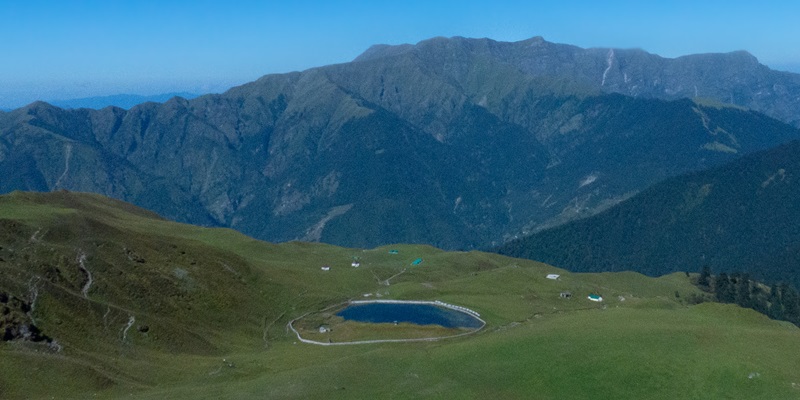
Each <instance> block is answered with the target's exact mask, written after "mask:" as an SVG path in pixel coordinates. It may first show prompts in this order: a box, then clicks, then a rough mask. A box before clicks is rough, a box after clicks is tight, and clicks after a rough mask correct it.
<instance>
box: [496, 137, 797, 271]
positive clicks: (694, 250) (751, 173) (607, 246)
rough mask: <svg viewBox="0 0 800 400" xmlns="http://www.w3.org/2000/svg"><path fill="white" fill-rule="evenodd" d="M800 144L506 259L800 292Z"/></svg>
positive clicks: (680, 184) (590, 221)
mask: <svg viewBox="0 0 800 400" xmlns="http://www.w3.org/2000/svg"><path fill="white" fill-rule="evenodd" d="M798 160H800V143H799V142H792V143H788V144H786V145H783V146H779V147H777V148H774V149H770V150H767V151H763V152H759V153H756V154H752V155H750V156H746V157H743V158H741V159H739V160H736V161H734V162H731V163H729V164H726V165H724V166H722V167H719V168H714V169H711V170H708V171H703V172H698V173H694V174H689V175H685V176H681V177H677V178H673V179H669V180H666V181H664V182H662V183H659V184H657V185H655V186H653V187H652V188H650V189H648V190H646V191H644V192H642V193H640V194H639V195H636V196H634V197H632V198H630V199H628V200H627V201H625V202H623V203H621V204H619V205H617V206H615V207H613V208H611V209H609V210H607V211H605V212H603V213H601V214H598V215H596V216H594V217H591V218H587V219H585V220H581V221H575V222H572V223H569V224H566V225H563V226H560V227H556V228H553V229H551V230H546V231H542V232H539V233H537V234H534V235H531V236H529V237H525V238H522V239H519V240H515V241H512V242H510V243H507V244H506V245H503V246H501V247H499V248H497V251H498V252H499V253H501V254H506V255H510V256H515V257H524V258H531V259H536V260H541V261H543V262H547V263H550V264H553V265H558V266H560V267H563V268H567V269H569V270H571V271H624V270H632V271H638V272H641V273H644V274H648V275H653V276H657V275H661V274H667V273H670V272H674V271H686V270H688V271H700V269H701V268H702V267H703V266H709V267H710V268H711V269H712V270H713V271H717V272H719V271H728V272H730V271H740V272H748V273H749V274H750V275H751V276H754V277H756V278H759V279H763V280H767V281H769V282H780V281H784V282H790V283H792V284H793V285H795V287H798V286H800V269H798V267H797V265H798V262H799V261H800V256H798V255H799V254H800V253H799V252H798V249H799V247H798V246H800V245H799V244H800V228H799V227H800V210H798V208H797V205H796V199H798V198H800V184H798V183H799V182H798V177H800V161H798Z"/></svg>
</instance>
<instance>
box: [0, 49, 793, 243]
mask: <svg viewBox="0 0 800 400" xmlns="http://www.w3.org/2000/svg"><path fill="white" fill-rule="evenodd" d="M628 53H630V54H632V55H638V56H636V57H633V56H631V57H632V58H631V59H630V60H628V59H627V58H624V57H623V55H626V54H628ZM606 54H613V55H614V57H612V58H611V61H610V65H611V69H608V68H609V67H608V65H607V64H606V61H607V60H608V58H606V57H605V55H606ZM626 57H627V56H626ZM623 59H624V60H628V61H626V62H625V63H624V65H626V67H625V68H622V67H621V66H622V65H623V64H622V63H621V62H622V61H621V60H623ZM636 60H640V61H641V62H640V63H639V64H637V63H636V62H634V61H636ZM654 60H655V61H654ZM659 60H660V61H659ZM614 63H617V64H614ZM659 63H660V64H659ZM640 64H641V65H640ZM651 64H652V65H655V66H652V65H651ZM662 64H663V65H662ZM751 64H752V65H751ZM615 65H617V66H620V68H622V69H619V70H618V71H617V70H614V66H615ZM633 65H640V66H639V67H636V68H638V69H636V70H637V71H638V70H641V76H642V78H641V79H645V78H644V76H646V75H648V74H651V73H653V72H652V71H655V70H658V71H662V73H666V72H664V71H671V70H672V69H670V68H673V69H674V68H678V69H677V70H675V71H678V72H680V71H684V70H686V71H695V72H692V73H691V74H690V73H688V72H686V73H683V72H681V73H678V72H674V73H672V74H673V75H675V76H681V77H686V76H695V75H697V76H701V75H702V76H703V77H704V78H705V79H706V81H704V82H707V83H708V85H710V86H708V87H712V86H713V87H717V86H719V85H723V82H728V83H727V84H728V85H734V86H735V85H740V86H741V85H744V86H746V87H750V86H747V85H749V82H740V81H741V80H737V79H732V78H731V77H730V76H726V75H724V74H722V75H720V76H721V77H720V78H719V79H716V80H714V79H712V78H711V76H712V75H707V74H706V72H708V71H710V70H709V69H708V68H712V67H709V65H713V66H714V67H713V68H714V69H715V70H719V71H723V69H722V67H721V66H725V68H727V69H725V70H728V69H730V70H731V71H738V70H739V69H741V68H744V67H743V66H748V65H749V66H751V67H752V68H755V70H758V71H762V72H763V73H764V74H766V75H765V76H769V77H772V78H775V77H784V78H786V79H787V80H786V82H784V83H783V85H784V86H785V87H787V88H792V87H794V86H791V82H793V81H792V79H794V77H795V75H791V74H789V75H786V76H784V75H780V74H779V73H776V74H778V75H774V74H773V72H772V71H769V70H768V69H766V70H765V69H764V68H766V67H763V66H760V65H758V64H757V63H755V64H754V61H753V60H752V59H751V57H750V58H748V57H744V56H742V55H741V54H738V53H736V54H727V55H704V56H702V57H688V58H679V59H674V60H669V59H661V58H660V57H657V56H652V55H647V53H644V52H640V51H616V50H615V51H611V52H609V51H606V50H598V49H588V50H583V49H579V48H576V47H573V46H566V45H557V44H552V43H548V42H544V41H542V40H540V39H537V38H534V39H531V40H528V41H522V42H516V43H502V42H494V41H491V40H486V39H479V40H478V39H476V40H473V39H463V38H452V39H442V38H436V39H431V40H428V41H424V42H421V43H419V44H417V45H415V46H410V45H408V46H396V47H392V46H390V47H386V46H378V47H374V48H372V49H370V50H368V51H367V52H365V54H364V55H362V56H360V57H359V58H357V59H356V60H355V61H354V62H351V63H346V64H339V65H331V66H327V67H321V68H315V69H310V70H307V71H304V72H298V73H289V74H281V75H268V76H265V77H263V78H261V79H259V80H257V81H255V82H252V83H249V84H246V85H243V86H240V87H237V88H233V89H231V90H229V91H228V92H226V93H224V94H221V95H206V96H201V97H199V98H196V99H193V100H188V101H187V100H185V99H180V98H173V99H171V100H169V101H167V102H166V103H164V104H155V103H145V104H141V105H138V106H136V107H133V108H131V109H130V110H127V111H126V110H123V109H119V108H106V109H103V110H87V109H79V110H61V109H58V108H55V107H52V106H50V105H47V104H44V103H34V104H32V105H29V106H27V107H24V108H21V109H18V110H14V111H12V112H9V113H2V114H0V172H2V173H3V176H4V179H3V180H2V181H1V182H0V191H3V192H8V191H11V190H16V189H23V190H36V191H51V190H58V189H62V188H65V189H70V190H78V191H89V192H96V193H102V194H105V195H109V196H112V197H115V198H119V199H123V200H126V201H130V202H133V203H135V204H137V205H139V206H142V207H145V208H148V209H151V210H154V211H156V212H158V213H159V214H161V215H164V216H165V217H168V218H173V219H176V220H179V221H183V222H192V223H196V224H203V225H211V226H226V227H231V228H234V229H237V230H240V231H242V232H244V233H247V234H250V235H253V236H255V237H258V238H262V239H268V240H273V241H285V240H291V239H303V240H311V241H316V240H320V241H324V242H328V243H336V244H341V245H347V246H361V247H370V246H374V245H377V244H381V243H391V242H410V243H430V244H433V245H436V246H438V247H442V248H451V249H452V248H474V247H479V246H485V245H487V244H490V243H495V244H497V243H501V242H503V241H505V240H507V239H510V238H513V237H514V236H515V235H518V234H524V233H527V232H531V231H536V230H538V229H541V228H543V227H547V226H553V225H557V224H559V223H563V222H564V221H568V220H571V219H575V218H578V217H582V216H588V215H592V214H593V213H596V212H597V211H598V210H602V209H604V208H607V207H608V206H610V205H613V204H615V203H616V202H618V201H620V200H621V199H624V198H626V197H629V196H630V195H632V194H633V193H636V192H638V191H640V190H642V189H643V188H645V187H647V186H649V185H651V184H653V183H655V182H658V181H660V180H662V179H664V178H667V177H670V176H675V175H678V174H681V173H685V172H688V171H695V170H700V169H704V168H708V167H711V166H714V165H718V164H720V163H723V162H725V161H729V160H731V159H733V158H735V157H738V156H740V155H742V154H746V153H749V152H752V151H755V150H760V149H764V148H768V147H772V146H774V145H777V144H780V143H784V142H786V141H788V140H791V139H793V138H798V137H800V133H798V131H797V130H796V129H794V128H791V127H789V126H787V125H785V124H782V123H780V122H778V121H776V120H772V119H769V118H767V117H765V116H763V115H761V114H757V113H754V112H749V111H744V110H739V109H736V108H733V107H727V106H725V107H723V106H720V105H716V104H714V103H710V102H709V101H708V100H702V101H699V100H698V101H696V102H693V101H690V100H685V99H684V100H680V99H679V100H675V101H664V100H660V99H653V98H633V97H626V96H622V95H620V94H610V95H609V94H603V92H602V91H603V90H607V89H608V87H610V85H611V82H617V80H618V79H617V78H616V75H615V74H616V73H617V72H619V74H622V75H621V76H622V81H621V82H623V83H624V82H625V81H626V79H627V80H628V81H629V82H628V83H630V82H634V81H636V79H640V78H635V79H634V78H632V76H634V75H631V74H633V69H630V68H633ZM669 65H679V66H680V68H679V67H668V66H669ZM645 66H648V67H647V68H645ZM704 68H705V69H704ZM629 69H630V70H629ZM613 71H617V72H613ZM697 71H700V72H697ZM702 71H706V72H702ZM612 72H613V73H612ZM731 73H733V72H731ZM626 74H627V75H626ZM626 76H627V77H628V78H626ZM736 76H738V75H736ZM772 78H770V79H772ZM653 79H656V78H653ZM657 79H658V81H659V82H662V83H663V82H666V81H665V80H661V79H662V78H657ZM664 79H666V78H664ZM676 79H677V78H676ZM687 79H688V78H687ZM765 79H766V78H765ZM775 79H777V78H775ZM598 82H599V84H598ZM637 82H638V81H637ZM648 82H650V81H642V82H641V85H639V86H637V87H639V88H645V87H646V88H650V87H651V86H653V84H650V83H648ZM681 82H683V81H681ZM711 82H716V83H714V84H713V85H712V84H711ZM737 82H739V83H737ZM782 82H783V81H782ZM664 84H665V85H666V83H664ZM698 84H699V83H698ZM670 85H672V84H670ZM680 85H684V86H685V85H686V83H681V84H680ZM714 85H717V86H714ZM656 86H657V85H656ZM734 86H731V87H734ZM614 87H616V88H619V90H612V91H620V92H623V93H626V94H634V95H638V96H640V97H658V96H656V94H657V93H656V92H653V91H652V90H650V91H644V89H642V91H641V92H635V93H634V92H631V90H633V89H630V90H628V91H627V92H625V90H622V89H621V88H622V86H619V85H617V86H614ZM632 87H633V86H631V88H632ZM658 87H661V86H658ZM699 87H700V88H705V87H706V86H703V85H702V84H700V86H699ZM720 87H722V86H720ZM736 87H739V86H736ZM663 88H667V89H669V90H668V91H669V92H670V93H672V92H675V93H673V94H672V95H670V96H666V97H668V98H678V97H681V96H680V95H679V93H683V92H680V91H676V90H677V89H675V90H673V89H670V88H673V86H669V85H667V86H664V87H663ZM663 88H662V89H663ZM729 89H730V88H729ZM654 90H655V89H654ZM664 90H666V89H664ZM664 90H662V92H664V93H667V92H666V91H664ZM698 90H700V89H698ZM704 90H705V89H704ZM709 90H710V89H709ZM720 90H721V89H720ZM726 90H728V89H726ZM730 90H734V89H730ZM735 90H740V89H735ZM742 90H743V89H742ZM748 90H749V89H748ZM753 90H756V89H753ZM787 90H789V89H787ZM792 90H794V89H792ZM711 92H713V91H710V92H709V93H711ZM790 92H791V91H790ZM676 93H678V94H676ZM703 93H705V91H704V92H703ZM714 93H716V92H714ZM720 93H722V92H719V93H717V94H719V97H720V98H719V101H728V100H730V99H733V100H736V99H737V97H736V96H734V97H732V98H730V96H727V95H726V96H727V97H726V96H723V95H722V94H724V93H722V94H720ZM698 95H699V92H698ZM661 97H664V96H661ZM790 97H791V96H790ZM773 98H774V99H779V98H780V99H782V98H783V97H780V96H778V97H774V96H773V97H770V99H773ZM775 101H776V102H778V100H775ZM747 105H749V106H753V107H755V105H756V103H752V104H750V103H747ZM790 108H791V107H790ZM772 114H773V115H775V116H780V115H778V114H776V113H775V112H773V113H772ZM785 120H787V121H790V120H791V118H790V117H786V119H785Z"/></svg>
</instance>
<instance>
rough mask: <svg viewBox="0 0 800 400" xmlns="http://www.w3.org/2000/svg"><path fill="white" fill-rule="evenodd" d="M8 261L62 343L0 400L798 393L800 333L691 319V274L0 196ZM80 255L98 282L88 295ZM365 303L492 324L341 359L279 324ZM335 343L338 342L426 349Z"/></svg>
mask: <svg viewBox="0 0 800 400" xmlns="http://www.w3.org/2000/svg"><path fill="white" fill-rule="evenodd" d="M37 231H39V232H40V233H39V234H37V239H33V240H32V239H31V236H32V235H33V233H34V232H37ZM0 246H1V247H2V248H0V258H2V259H3V260H4V261H0V291H5V292H8V293H11V294H13V295H16V296H18V297H20V298H25V299H29V298H30V295H31V287H32V286H31V285H34V286H35V287H36V288H38V293H39V295H38V298H37V302H36V308H35V311H34V312H33V316H34V317H35V319H36V324H37V326H40V327H41V328H42V330H43V332H44V333H45V334H47V335H50V336H52V337H53V338H55V339H56V340H58V342H59V343H60V344H62V345H63V347H64V349H63V351H62V352H59V353H56V352H52V351H49V350H47V348H46V347H45V346H44V345H40V344H33V343H24V342H2V343H0V357H1V358H2V360H3V362H0V398H4V399H5V398H9V399H14V398H50V397H51V396H55V397H56V398H86V397H97V398H118V397H123V396H124V397H133V398H145V399H148V398H152V399H156V398H158V399H161V398H174V399H180V398H192V399H196V398H321V397H333V398H373V397H378V396H383V397H390V398H419V397H433V398H485V397H489V396H491V397H496V398H541V399H549V398H552V399H560V398H589V397H593V398H594V397H600V398H620V399H625V398H635V399H647V398H654V399H655V398H686V399H691V398H747V399H752V398H770V399H782V398H795V397H797V396H798V395H800V390H798V389H796V387H798V386H800V373H798V372H797V370H796V360H797V359H798V358H800V332H799V330H798V329H797V328H796V327H794V326H791V325H787V324H785V323H780V322H776V321H771V320H768V319H767V318H765V317H763V316H761V315H759V314H757V313H755V312H753V311H752V310H744V309H741V308H738V307H735V306H731V305H720V304H700V305H695V306H691V305H689V304H688V303H687V299H689V298H691V297H693V296H701V295H702V293H701V292H699V291H698V290H697V289H696V288H695V287H694V286H693V285H691V283H690V280H689V278H688V277H687V276H686V275H685V274H672V275H667V276H663V277H660V278H650V277H646V276H643V275H640V274H636V273H628V272H625V273H602V274H576V273H570V272H568V271H564V270H560V269H557V268H554V267H552V266H548V265H545V264H541V263H537V262H533V261H526V260H518V259H512V258H507V257H503V256H499V255H493V254H486V253H481V252H444V251H440V250H438V249H435V248H432V247H429V246H412V245H391V246H385V247H380V248H376V249H367V250H364V249H345V248H339V247H335V246H329V245H323V244H310V243H297V242H293V243H284V244H279V245H276V244H269V243H264V242H260V241H257V240H253V239H251V238H248V237H245V236H243V235H241V234H239V233H236V232H234V231H231V230H227V229H206V228H199V227H193V226H188V225H182V224H176V223H172V222H169V221H164V220H161V219H159V218H156V217H155V216H153V215H152V214H150V213H147V212H145V211H143V210H138V209H135V208H133V207H131V206H129V205H125V204H124V203H120V202H116V201H113V200H109V199H106V198H103V197H101V196H95V195H85V194H70V193H54V194H29V193H15V194H12V195H9V196H2V197H0ZM390 249H397V250H399V252H398V253H399V254H396V255H393V254H389V250H390ZM79 252H83V253H85V254H86V255H87V261H86V265H87V268H88V269H89V270H91V271H92V273H93V276H94V283H93V285H92V287H91V288H90V290H89V291H88V296H87V297H84V296H83V295H82V293H81V289H82V287H83V285H84V284H85V283H86V276H85V274H84V273H82V272H81V270H80V269H79V266H78V262H77V255H78V254H79ZM354 257H355V258H357V259H358V260H359V261H360V262H361V266H360V267H358V268H353V267H351V266H350V263H351V261H352V260H353V259H354ZM418 257H419V258H423V259H424V262H423V263H422V264H421V265H419V266H413V267H412V266H411V265H410V264H411V262H412V261H413V260H414V259H416V258H418ZM137 260H140V261H137ZM141 260H143V261H141ZM322 265H330V266H331V270H330V271H327V272H324V271H321V269H320V267H321V266H322ZM403 271H405V272H403ZM549 273H558V274H560V275H561V279H560V280H557V281H554V280H548V279H546V278H545V276H546V275H547V274H549ZM390 277H393V278H392V279H391V280H390V284H389V285H386V284H384V281H385V280H386V279H387V278H390ZM564 291H569V292H571V293H572V294H573V297H572V298H571V299H561V298H560V297H559V294H560V293H561V292H564ZM676 292H677V293H678V296H677V297H676ZM365 293H369V294H372V295H373V296H377V294H380V295H381V296H382V298H391V299H415V300H442V301H445V302H448V303H453V304H457V305H462V306H465V307H468V308H471V309H473V310H475V311H477V312H479V313H481V316H482V318H483V319H485V320H486V321H487V326H486V327H485V328H484V329H483V330H481V331H480V332H478V333H476V334H475V335H470V336H466V337H461V338H455V339H447V340H444V341H440V342H432V343H427V342H426V343H400V344H397V343H383V344H370V345H358V346H333V347H323V346H313V345H308V344H303V343H297V340H296V338H295V337H294V336H293V335H292V334H291V333H287V330H286V323H287V322H288V321H290V320H292V319H295V318H297V317H299V316H301V315H304V314H308V313H313V312H316V311H319V310H322V309H324V308H326V307H329V306H331V305H333V304H338V303H341V302H343V301H346V300H348V299H361V298H363V294H365ZM589 293H598V294H601V295H602V296H603V297H604V299H605V300H604V302H602V303H593V302H590V301H588V300H587V299H586V296H587V295H588V294H589ZM372 298H374V297H372ZM131 316H135V319H136V322H135V323H134V324H133V326H132V327H131V329H130V330H129V331H128V332H127V337H126V338H125V340H123V339H122V336H123V335H122V332H123V329H124V327H125V326H126V325H127V321H128V320H129V318H130V317H131ZM312 325H314V324H312ZM144 326H146V327H147V328H148V329H147V330H146V331H144V332H143V331H142V329H141V328H143V327H144ZM341 327H342V328H343V329H341V330H339V329H336V330H335V331H334V332H335V333H337V334H341V335H344V336H343V337H345V338H362V337H365V335H376V337H384V338H385V337H395V336H397V335H398V334H405V332H403V330H404V329H406V328H408V329H409V330H410V331H412V332H414V334H416V333H419V331H418V329H416V328H411V327H405V326H404V327H401V328H403V329H400V330H399V331H398V330H396V329H388V330H385V332H381V328H378V329H371V327H369V326H368V325H365V324H354V323H348V324H343V325H342V326H341ZM313 328H316V326H311V329H313ZM390 328H391V327H390ZM317 335H319V334H318V333H317ZM751 373H757V375H754V376H753V378H748V376H749V375H750V374H751ZM793 384H795V386H793Z"/></svg>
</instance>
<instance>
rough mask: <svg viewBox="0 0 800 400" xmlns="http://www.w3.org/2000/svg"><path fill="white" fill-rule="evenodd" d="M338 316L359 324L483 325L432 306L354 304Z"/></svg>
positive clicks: (460, 326) (476, 326)
mask: <svg viewBox="0 0 800 400" xmlns="http://www.w3.org/2000/svg"><path fill="white" fill-rule="evenodd" d="M336 315H338V316H340V317H342V318H344V319H345V320H350V321H358V322H372V323H393V322H408V323H412V324H417V325H441V326H444V327H445V328H480V327H481V325H483V323H482V322H481V321H479V320H477V319H475V318H474V317H473V316H471V315H469V314H466V313H463V312H459V311H456V310H451V309H449V308H444V307H437V306H434V305H430V304H409V303H367V304H354V305H351V306H348V307H347V308H345V309H344V310H342V311H339V312H338V313H336Z"/></svg>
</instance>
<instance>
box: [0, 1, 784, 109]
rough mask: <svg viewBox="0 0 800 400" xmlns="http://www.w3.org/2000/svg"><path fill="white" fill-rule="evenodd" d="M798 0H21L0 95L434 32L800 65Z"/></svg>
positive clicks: (225, 67)
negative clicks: (741, 54) (738, 54)
mask: <svg viewBox="0 0 800 400" xmlns="http://www.w3.org/2000/svg"><path fill="white" fill-rule="evenodd" d="M798 11H800V3H793V2H789V1H778V2H771V3H770V6H756V5H753V4H752V3H750V2H744V1H727V2H721V1H708V2H702V3H698V2H689V1H675V2H670V3H669V4H665V5H661V4H658V5H644V4H641V3H640V2H633V1H613V2H611V3H608V2H606V3H604V4H595V3H593V2H582V1H570V2H561V3H559V4H558V5H555V4H546V5H537V4H529V3H527V2H517V1H510V2H504V3H502V4H497V3H489V2H485V1H458V2H456V1H442V2H437V3H435V4H429V3H426V2H417V1H409V2H404V3H402V4H388V5H383V4H373V3H372V2H365V1H354V2H347V3H346V4H331V3H329V2H323V3H319V4H318V3H317V2H314V1H300V2H293V3H292V4H284V3H277V4H268V3H265V2H256V1H252V2H251V1H245V2H239V3H237V5H236V7H230V6H224V5H222V4H218V3H216V2H211V1H191V2H190V1H186V0H180V1H166V2H157V1H136V2H133V1H120V2H101V1H95V0H90V1H81V2H69V3H63V2H55V1H31V2H24V3H23V2H19V3H12V4H7V5H4V11H3V12H2V13H0V36H2V37H4V38H5V39H6V40H5V41H4V47H5V49H4V50H5V52H4V54H5V55H6V57H5V59H6V60H11V61H10V62H9V61H7V62H6V63H0V108H16V107H20V106H23V105H26V104H29V103H31V102H33V101H35V100H45V101H55V100H66V99H75V98H83V97H94V96H109V95H117V94H135V95H156V94H163V93H170V92H188V93H195V94H205V93H218V92H223V91H225V90H227V89H229V88H230V87H233V86H236V85H240V84H244V83H247V82H250V81H253V80H255V79H257V78H259V77H261V76H263V75H267V74H272V73H286V72H291V71H299V70H305V69H308V68H312V67H318V66H323V65H329V64H335V63H343V62H348V61H351V60H352V59H353V58H355V57H356V56H357V55H359V54H360V53H362V52H363V51H365V50H366V49H367V48H369V46H371V45H374V44H392V45H396V44H402V43H412V44H413V43H417V42H419V41H422V40H425V39H429V38H431V37H436V36H445V37H451V36H464V37H476V38H479V37H488V38H490V39H494V40H498V41H518V40H524V39H527V38H530V37H533V36H543V37H544V38H545V39H546V40H548V41H551V42H557V43H567V44H572V45H576V46H580V47H613V48H641V49H644V50H646V51H648V52H650V53H654V54H658V55H660V56H663V57H670V58H672V57H678V56H682V55H687V54H694V53H712V52H713V53H721V52H730V51H736V50H746V51H748V52H750V53H752V54H753V55H754V56H756V57H757V58H758V59H759V61H760V62H761V63H763V64H765V65H768V66H770V67H771V68H773V69H777V70H784V71H792V72H800V49H799V48H798V47H797V46H796V45H795V43H794V41H795V40H796V39H793V38H796V37H800V24H797V23H796V22H795V21H794V16H796V15H798V14H800V13H798Z"/></svg>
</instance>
